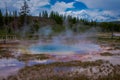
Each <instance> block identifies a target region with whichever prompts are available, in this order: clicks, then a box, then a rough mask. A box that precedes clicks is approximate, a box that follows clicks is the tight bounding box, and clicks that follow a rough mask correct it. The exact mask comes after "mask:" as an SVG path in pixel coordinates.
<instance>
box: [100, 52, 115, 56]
mask: <svg viewBox="0 0 120 80" xmlns="http://www.w3.org/2000/svg"><path fill="white" fill-rule="evenodd" d="M100 55H101V56H113V55H114V54H112V53H109V52H104V53H101V54H100Z"/></svg>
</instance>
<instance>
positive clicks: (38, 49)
mask: <svg viewBox="0 0 120 80" xmlns="http://www.w3.org/2000/svg"><path fill="white" fill-rule="evenodd" d="M97 50H99V46H98V45H95V44H94V45H93V44H80V45H63V44H46V45H33V46H30V47H29V51H31V52H32V53H33V54H40V53H63V52H64V53H66V52H67V53H71V52H74V53H80V54H82V53H88V52H90V51H97Z"/></svg>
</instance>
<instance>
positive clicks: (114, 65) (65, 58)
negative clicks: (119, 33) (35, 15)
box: [0, 33, 120, 80]
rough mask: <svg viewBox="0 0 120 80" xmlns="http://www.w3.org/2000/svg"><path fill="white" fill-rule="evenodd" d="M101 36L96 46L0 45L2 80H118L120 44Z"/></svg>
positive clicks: (57, 43)
mask: <svg viewBox="0 0 120 80" xmlns="http://www.w3.org/2000/svg"><path fill="white" fill-rule="evenodd" d="M98 35H99V37H98V39H97V40H96V42H95V43H93V42H91V41H90V42H89V41H81V40H77V41H78V42H76V41H70V42H69V41H67V40H65V41H62V42H61V41H60V42H58V41H57V42H52V41H50V40H49V41H48V42H46V41H43V42H42V41H40V40H36V41H33V40H31V41H28V40H24V41H18V43H15V44H14V45H13V43H11V44H10V43H9V44H8V43H6V44H0V80H3V79H4V80H31V79H32V80H50V79H52V80H68V79H69V80H79V79H81V80H82V79H83V80H102V79H105V80H110V79H111V80H114V79H115V80H119V78H118V76H119V75H120V72H119V71H120V62H119V61H120V40H119V38H114V39H110V38H109V37H107V38H106V37H104V35H103V34H102V33H101V34H98ZM105 36H108V34H106V35H105ZM72 42H73V43H72ZM28 73H29V74H28ZM109 78H110V79H109Z"/></svg>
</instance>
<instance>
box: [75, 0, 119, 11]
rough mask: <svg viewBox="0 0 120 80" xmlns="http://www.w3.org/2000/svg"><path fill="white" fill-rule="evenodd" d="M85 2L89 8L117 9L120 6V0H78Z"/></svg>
mask: <svg viewBox="0 0 120 80" xmlns="http://www.w3.org/2000/svg"><path fill="white" fill-rule="evenodd" d="M76 1H80V2H83V3H84V4H86V5H87V6H88V8H99V9H100V8H101V9H107V10H116V9H119V8H120V0H76Z"/></svg>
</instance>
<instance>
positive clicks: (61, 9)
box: [51, 2, 74, 13]
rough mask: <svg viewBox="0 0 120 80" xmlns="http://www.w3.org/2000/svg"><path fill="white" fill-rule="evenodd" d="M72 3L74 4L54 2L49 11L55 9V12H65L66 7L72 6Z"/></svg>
mask: <svg viewBox="0 0 120 80" xmlns="http://www.w3.org/2000/svg"><path fill="white" fill-rule="evenodd" d="M73 4H74V2H70V3H65V2H56V3H55V4H54V5H53V6H52V7H51V11H57V12H60V13H63V12H65V10H66V9H68V8H74V6H73Z"/></svg>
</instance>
